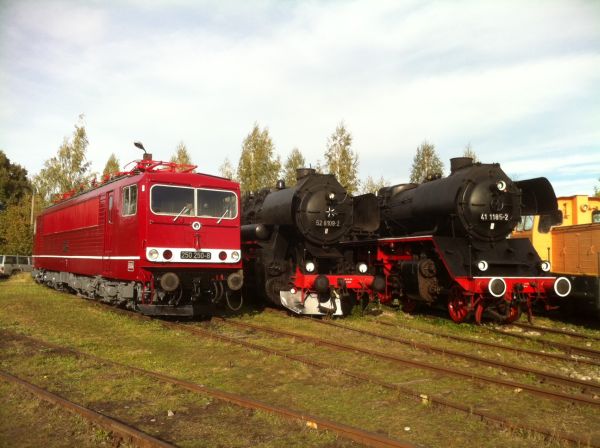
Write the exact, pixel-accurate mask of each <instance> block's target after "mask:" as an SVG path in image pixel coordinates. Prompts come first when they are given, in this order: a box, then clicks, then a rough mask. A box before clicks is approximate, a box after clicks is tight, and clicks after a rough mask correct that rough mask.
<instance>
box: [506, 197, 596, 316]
mask: <svg viewBox="0 0 600 448" xmlns="http://www.w3.org/2000/svg"><path fill="white" fill-rule="evenodd" d="M557 200H558V208H559V209H560V210H561V212H562V214H563V222H562V224H561V225H560V226H555V227H553V228H552V230H551V231H550V232H545V233H544V230H547V229H544V222H543V217H542V218H541V219H540V217H539V216H535V217H533V216H526V217H523V218H522V220H521V222H520V223H519V225H518V226H517V228H516V229H515V231H514V232H513V234H512V238H529V239H530V240H531V242H532V243H533V246H534V247H535V249H536V250H537V252H538V254H539V255H540V257H541V258H542V259H546V260H549V261H550V262H551V263H552V272H554V273H555V274H557V275H561V276H566V277H568V278H569V279H570V280H571V284H572V288H573V290H572V292H571V295H570V299H569V302H572V303H573V304H574V306H575V307H576V308H577V309H580V310H583V311H586V312H594V313H596V316H597V317H598V318H600V197H594V196H585V195H576V196H566V197H559V198H557Z"/></svg>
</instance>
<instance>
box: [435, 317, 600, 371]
mask: <svg viewBox="0 0 600 448" xmlns="http://www.w3.org/2000/svg"><path fill="white" fill-rule="evenodd" d="M423 318H424V319H425V320H427V321H429V322H434V318H433V317H429V316H423ZM511 325H514V323H513V324H511ZM519 325H525V324H519ZM481 327H482V328H485V329H486V330H488V331H490V332H492V333H497V334H502V335H504V336H513V337H515V338H518V339H522V340H527V341H535V342H538V343H539V344H542V345H545V346H546V347H552V348H558V349H560V350H563V351H564V352H565V353H569V354H572V355H579V356H586V357H588V358H592V359H596V360H599V359H600V351H598V350H593V349H589V348H584V347H578V346H576V345H570V344H565V343H562V342H555V341H549V340H547V339H538V338H534V337H531V336H526V335H523V334H517V333H512V332H510V331H506V330H499V329H497V328H491V327H488V326H484V325H482V326H481ZM502 328H506V327H502ZM543 328H544V329H545V328H546V327H543ZM569 334H570V333H569Z"/></svg>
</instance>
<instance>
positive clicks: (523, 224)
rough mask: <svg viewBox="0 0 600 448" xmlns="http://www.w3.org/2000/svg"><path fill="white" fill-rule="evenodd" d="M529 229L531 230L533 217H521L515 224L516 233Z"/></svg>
mask: <svg viewBox="0 0 600 448" xmlns="http://www.w3.org/2000/svg"><path fill="white" fill-rule="evenodd" d="M531 229H533V216H521V220H520V221H519V223H518V224H517V229H516V230H517V232H527V231H529V230H531Z"/></svg>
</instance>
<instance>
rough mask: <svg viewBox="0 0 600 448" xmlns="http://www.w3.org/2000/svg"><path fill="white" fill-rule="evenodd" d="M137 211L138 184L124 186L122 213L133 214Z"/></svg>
mask: <svg viewBox="0 0 600 448" xmlns="http://www.w3.org/2000/svg"><path fill="white" fill-rule="evenodd" d="M136 213H137V185H129V186H128V187H123V200H122V201H121V215H122V216H133V215H135V214H136Z"/></svg>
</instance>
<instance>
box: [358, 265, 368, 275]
mask: <svg viewBox="0 0 600 448" xmlns="http://www.w3.org/2000/svg"><path fill="white" fill-rule="evenodd" d="M368 269H369V268H368V266H367V264H366V263H358V264H357V265H356V270H357V271H358V272H360V273H361V274H366V273H367V270H368Z"/></svg>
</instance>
